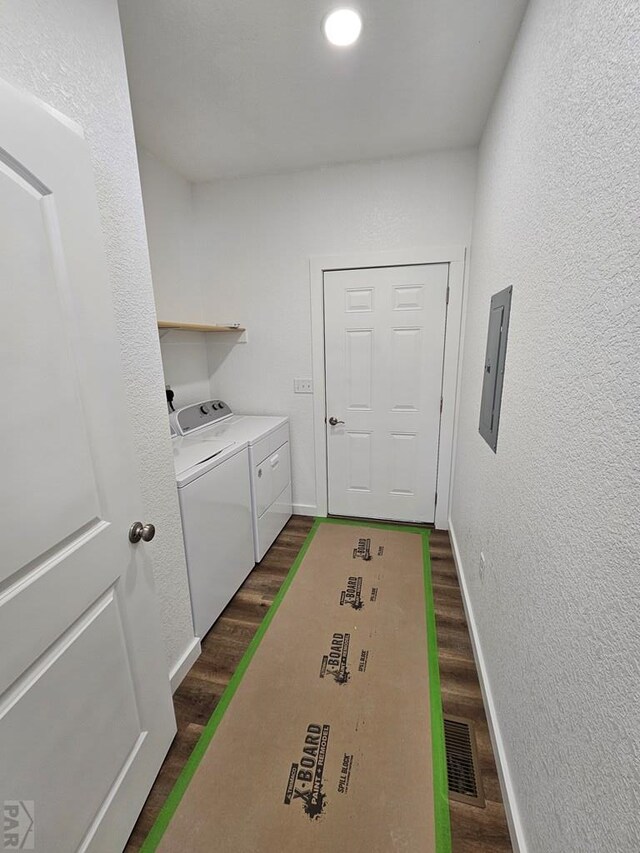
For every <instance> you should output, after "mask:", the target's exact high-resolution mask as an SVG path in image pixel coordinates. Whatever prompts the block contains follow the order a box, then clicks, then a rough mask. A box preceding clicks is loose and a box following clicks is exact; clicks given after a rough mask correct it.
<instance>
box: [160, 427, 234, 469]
mask: <svg viewBox="0 0 640 853" xmlns="http://www.w3.org/2000/svg"><path fill="white" fill-rule="evenodd" d="M235 443H236V442H235V441H229V440H226V439H221V438H213V437H211V438H204V437H203V436H200V437H197V438H196V437H195V436H194V437H193V438H186V437H185V438H174V439H173V464H174V466H175V469H176V476H177V477H179V476H180V475H181V474H184V473H185V471H188V470H189V468H193V467H195V466H196V465H200V464H202V463H203V462H206V461H208V460H209V459H213V458H214V457H216V456H218V455H219V454H220V453H222V452H223V451H224V450H226V449H227V448H228V447H233V445H234V444H235Z"/></svg>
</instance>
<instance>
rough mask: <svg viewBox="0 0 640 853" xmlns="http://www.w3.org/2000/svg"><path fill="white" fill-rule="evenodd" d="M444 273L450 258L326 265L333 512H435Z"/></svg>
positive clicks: (403, 517)
mask: <svg viewBox="0 0 640 853" xmlns="http://www.w3.org/2000/svg"><path fill="white" fill-rule="evenodd" d="M447 282H448V265H447V264H428V265H427V264H423V265H419V266H418V265H417V266H404V267H377V268H372V269H358V270H340V271H332V272H325V274H324V307H325V364H326V389H327V392H326V393H327V458H328V493H329V512H330V513H332V514H335V515H350V516H358V517H364V518H380V519H390V520H396V521H411V522H432V521H433V520H434V516H435V493H436V478H437V462H438V440H439V432H440V399H441V393H442V367H443V353H444V334H445V324H446V310H447ZM330 418H334V419H336V420H337V421H344V423H343V424H342V423H338V424H336V425H335V426H334V425H332V424H331V423H330V420H329V419H330Z"/></svg>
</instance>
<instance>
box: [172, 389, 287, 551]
mask: <svg viewBox="0 0 640 853" xmlns="http://www.w3.org/2000/svg"><path fill="white" fill-rule="evenodd" d="M171 417H172V422H173V425H174V427H175V429H176V430H177V431H178V432H179V433H180V434H181V435H183V436H186V435H194V436H195V435H203V434H205V433H206V435H207V436H209V437H211V438H215V439H218V440H221V441H226V442H230V441H232V442H235V443H236V444H239V445H244V446H248V448H249V477H250V482H251V514H252V525H253V546H254V557H255V560H256V562H260V560H261V559H262V558H263V557H264V555H265V554H266V553H267V551H268V550H269V548H270V547H271V545H272V544H273V541H274V539H275V538H276V536H277V535H278V533H280V531H281V530H282V528H283V527H284V526H285V524H286V523H287V521H288V520H289V518H291V513H292V506H291V500H292V497H291V454H290V451H289V418H286V417H277V416H269V415H234V414H233V412H232V411H231V409H230V408H229V406H228V405H227V404H226V403H224V402H223V401H222V400H207V401H205V402H203V403H198V404H197V405H194V406H187V407H186V408H185V409H179V410H178V411H177V412H175V413H174V414H173V415H172V416H171Z"/></svg>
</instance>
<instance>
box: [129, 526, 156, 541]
mask: <svg viewBox="0 0 640 853" xmlns="http://www.w3.org/2000/svg"><path fill="white" fill-rule="evenodd" d="M155 535H156V529H155V527H154V526H153V524H143V523H142V522H141V521H134V522H133V524H132V525H131V527H130V528H129V542H132V543H133V544H134V545H135V544H136V543H137V542H139V541H140V540H141V539H142V541H143V542H151V540H152V539H153V537H154V536H155Z"/></svg>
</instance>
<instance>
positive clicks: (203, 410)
mask: <svg viewBox="0 0 640 853" xmlns="http://www.w3.org/2000/svg"><path fill="white" fill-rule="evenodd" d="M200 411H201V412H202V414H203V415H208V414H209V409H207V407H206V406H200Z"/></svg>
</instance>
